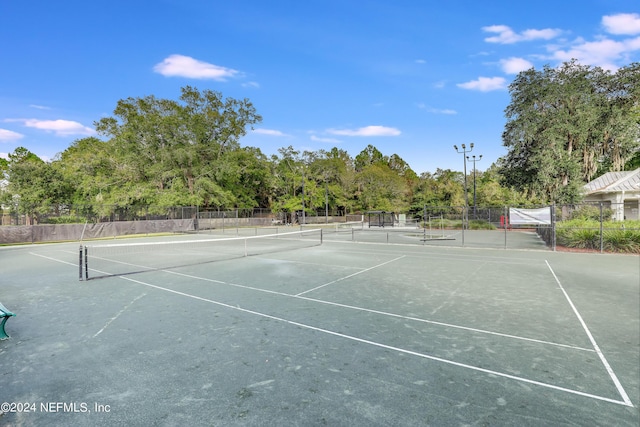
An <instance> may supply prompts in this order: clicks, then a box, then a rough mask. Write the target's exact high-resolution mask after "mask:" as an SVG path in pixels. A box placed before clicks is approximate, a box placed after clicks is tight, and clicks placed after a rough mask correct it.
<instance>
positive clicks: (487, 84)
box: [457, 77, 507, 92]
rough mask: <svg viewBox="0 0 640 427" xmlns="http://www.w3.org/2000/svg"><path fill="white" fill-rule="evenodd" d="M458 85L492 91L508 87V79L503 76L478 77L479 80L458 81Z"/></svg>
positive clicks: (481, 90) (470, 88)
mask: <svg viewBox="0 0 640 427" xmlns="http://www.w3.org/2000/svg"><path fill="white" fill-rule="evenodd" d="M457 86H458V87H459V88H462V89H469V90H479V91H480V92H490V91H493V90H501V89H505V88H506V87H507V81H506V80H505V79H504V78H503V77H478V79H477V80H472V81H470V82H466V83H458V84H457Z"/></svg>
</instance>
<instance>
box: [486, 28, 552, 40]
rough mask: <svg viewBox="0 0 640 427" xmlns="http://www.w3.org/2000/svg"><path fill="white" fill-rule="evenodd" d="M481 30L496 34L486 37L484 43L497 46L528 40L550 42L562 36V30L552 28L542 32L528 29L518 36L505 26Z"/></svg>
mask: <svg viewBox="0 0 640 427" xmlns="http://www.w3.org/2000/svg"><path fill="white" fill-rule="evenodd" d="M482 30H483V31H484V32H487V33H495V34H497V35H496V36H492V37H487V38H486V39H484V41H486V42H488V43H499V44H512V43H518V42H522V41H530V40H551V39H553V38H555V37H557V36H559V35H560V34H562V30H559V29H553V28H545V29H543V30H533V29H529V30H525V31H523V32H522V33H519V34H518V33H516V32H515V31H513V30H512V29H511V27H508V26H506V25H490V26H488V27H482Z"/></svg>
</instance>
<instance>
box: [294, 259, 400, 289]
mask: <svg viewBox="0 0 640 427" xmlns="http://www.w3.org/2000/svg"><path fill="white" fill-rule="evenodd" d="M405 257H406V255H402V256H399V257H397V258H394V259H392V260H390V261H387V262H383V263H381V264H378V265H374V266H373V267H369V268H365V269H364V270H361V271H358V272H356V273H353V274H350V275H348V276H344V277H341V278H339V279H336V280H332V281H331V282H329V283H325V284H324V285H320V286H316V287H315V288H312V289H309V290H306V291H304V292H300V293H299V294H296V295H295V296H297V297H299V296H300V295H304V294H307V293H309V292H313V291H316V290H318V289H320V288H324V287H325V286H329V285H333V284H334V283H337V282H340V281H342V280H345V279H348V278H350V277H353V276H357V275H358V274H362V273H366V272H367V271H369V270H373V269H374V268H378V267H382V266H383V265H386V264H390V263H392V262H394V261H397V260H399V259H402V258H405Z"/></svg>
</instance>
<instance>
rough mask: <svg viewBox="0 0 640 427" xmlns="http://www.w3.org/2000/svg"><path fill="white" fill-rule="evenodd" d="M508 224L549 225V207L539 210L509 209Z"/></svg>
mask: <svg viewBox="0 0 640 427" xmlns="http://www.w3.org/2000/svg"><path fill="white" fill-rule="evenodd" d="M509 222H510V223H511V224H512V225H518V224H546V225H550V224H551V207H546V208H539V209H519V208H509Z"/></svg>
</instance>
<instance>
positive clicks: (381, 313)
mask: <svg viewBox="0 0 640 427" xmlns="http://www.w3.org/2000/svg"><path fill="white" fill-rule="evenodd" d="M162 271H163V272H164V273H169V274H174V275H176V276H182V277H187V278H189V279H194V280H201V281H204V282H211V283H217V284H220V285H226V286H233V287H236V288H241V289H247V290H251V291H257V292H264V293H267V294H273V295H279V296H283V297H289V298H297V299H301V300H305V301H310V302H316V303H319V304H326V305H332V306H335V307H341V308H348V309H350V310H357V311H362V312H365V313H372V314H380V315H382V316H389V317H396V318H398V319H405V320H411V321H415V322H421V323H428V324H431V325H437V326H443V327H446V328H454V329H462V330H465V331H470V332H475V333H479V334H487V335H494V336H498V337H504V338H511V339H516V340H521V341H529V342H535V343H538V344H546V345H553V346H556V347H564V348H569V349H571V350H578V351H587V352H592V353H593V352H595V350H594V349H592V348H584V347H577V346H573V345H568V344H560V343H556V342H552V341H544V340H538V339H535V338H527V337H520V336H517V335H509V334H504V333H501V332H494V331H487V330H485V329H477V328H470V327H468V326H460V325H453V324H451V323H444V322H437V321H435V320H427V319H422V318H419V317H412V316H404V315H402V314H396V313H390V312H386V311H380V310H373V309H370V308H364V307H358V306H354V305H348V304H341V303H338V302H332V301H325V300H321V299H316V298H309V297H304V296H300V294H298V295H293V294H287V293H285V292H278V291H272V290H269V289H262V288H256V287H253V286H248V285H240V284H237V283H231V282H224V281H222V280H216V279H209V278H206V277H201V276H194V275H192V274H186V273H179V272H177V271H171V270H162Z"/></svg>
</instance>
